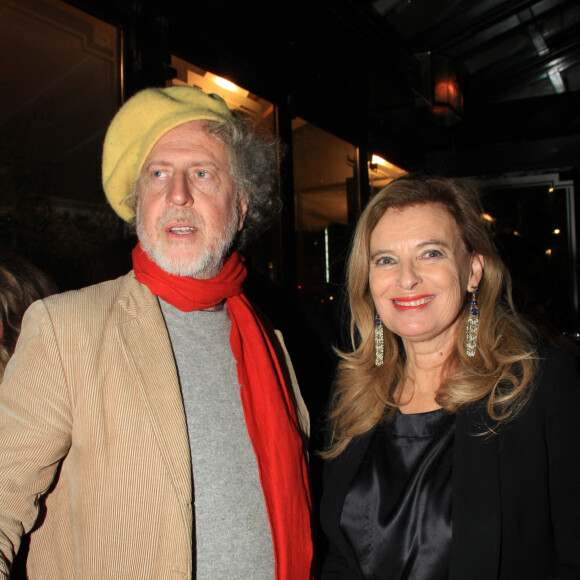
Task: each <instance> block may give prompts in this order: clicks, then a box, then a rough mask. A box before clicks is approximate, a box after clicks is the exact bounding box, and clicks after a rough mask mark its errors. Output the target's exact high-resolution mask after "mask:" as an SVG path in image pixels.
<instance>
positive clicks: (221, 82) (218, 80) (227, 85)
mask: <svg viewBox="0 0 580 580" xmlns="http://www.w3.org/2000/svg"><path fill="white" fill-rule="evenodd" d="M214 82H215V84H216V85H218V86H220V87H222V89H226V91H232V93H237V92H238V86H237V85H234V83H232V81H228V80H227V79H222V77H215V79H214Z"/></svg>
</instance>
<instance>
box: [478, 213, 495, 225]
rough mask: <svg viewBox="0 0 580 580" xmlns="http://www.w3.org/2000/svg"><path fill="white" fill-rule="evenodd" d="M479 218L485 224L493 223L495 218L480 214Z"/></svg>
mask: <svg viewBox="0 0 580 580" xmlns="http://www.w3.org/2000/svg"><path fill="white" fill-rule="evenodd" d="M481 217H482V218H483V219H484V220H485V221H486V222H491V223H493V222H494V221H495V218H494V217H492V216H490V215H489V214H488V213H482V214H481Z"/></svg>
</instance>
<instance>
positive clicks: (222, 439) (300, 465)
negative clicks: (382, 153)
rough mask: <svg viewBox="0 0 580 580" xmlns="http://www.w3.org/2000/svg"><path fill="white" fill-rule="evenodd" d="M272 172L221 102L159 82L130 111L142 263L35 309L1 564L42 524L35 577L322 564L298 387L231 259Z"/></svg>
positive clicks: (11, 416) (261, 211)
mask: <svg viewBox="0 0 580 580" xmlns="http://www.w3.org/2000/svg"><path fill="white" fill-rule="evenodd" d="M275 174H276V170H275V146H274V145H273V144H272V143H269V142H268V141H267V140H266V139H264V138H263V137H260V136H258V135H256V134H255V133H254V132H253V130H252V128H251V127H250V126H249V125H248V124H247V123H245V122H242V121H241V120H240V119H239V118H237V117H236V116H235V115H234V114H232V113H231V112H230V111H229V110H228V108H227V106H226V105H225V103H224V102H223V101H222V100H221V99H220V98H219V97H216V96H215V95H211V96H210V95H206V94H205V93H203V92H202V91H199V90H197V89H195V88H192V87H187V86H180V87H173V88H170V89H147V90H145V91H142V92H140V93H138V94H137V95H135V96H134V97H133V98H132V99H130V100H129V101H128V102H127V103H126V104H125V105H124V106H123V107H122V108H121V109H120V111H119V112H118V113H117V115H116V117H115V118H114V119H113V121H112V123H111V125H110V127H109V130H108V132H107V136H106V138H105V145H104V151H103V185H104V189H105V193H106V195H107V198H108V200H109V202H110V203H111V205H112V206H113V208H114V209H115V211H116V212H117V213H118V214H119V215H120V216H121V217H122V218H123V219H125V220H127V221H132V220H133V219H134V216H135V215H136V229H137V235H138V238H139V245H138V246H137V247H136V248H135V250H134V252H133V265H134V269H133V271H132V272H130V273H129V274H128V275H126V276H124V277H121V278H119V279H118V280H114V281H111V282H105V283H104V284H99V285H96V286H92V287H89V288H85V289H83V290H81V291H78V292H70V293H66V294H62V295H60V296H55V297H52V298H50V299H46V300H44V301H40V302H36V303H35V304H34V305H33V306H32V307H31V308H30V310H29V311H28V313H27V315H26V316H25V319H24V324H23V328H22V334H21V338H20V341H19V344H18V346H17V349H16V352H15V354H14V356H13V358H12V360H11V362H10V363H9V365H8V367H7V371H6V376H5V380H4V382H3V384H2V385H1V387H0V550H1V554H2V558H0V570H1V571H2V572H3V574H4V576H5V577H7V575H8V570H9V567H10V563H11V561H12V559H13V556H14V553H15V552H16V551H17V550H18V546H19V543H20V537H21V535H22V534H23V533H26V532H28V531H30V530H31V529H33V531H32V534H31V540H30V553H29V558H28V574H29V577H30V578H33V579H34V578H50V579H54V578H58V579H63V578H64V579H67V578H82V579H87V578H98V579H103V578H139V579H144V578H146V579H149V578H150V579H155V580H158V579H163V578H191V577H194V578H195V577H197V578H212V579H215V578H244V579H247V578H283V579H287V580H295V579H300V578H308V577H309V576H310V561H311V542H310V530H309V517H310V513H309V511H310V499H309V492H308V483H307V473H306V466H305V458H304V452H303V448H304V446H303V441H302V438H301V433H300V427H299V421H300V419H299V418H297V414H296V412H295V410H294V404H293V402H294V401H295V400H296V399H298V400H300V397H299V393H298V392H297V391H294V390H293V388H292V385H291V383H290V381H287V380H286V374H287V373H286V371H285V369H286V370H287V367H286V362H285V358H284V356H282V357H280V358H278V357H277V356H276V354H275V351H276V350H277V349H279V348H280V344H276V342H275V341H270V340H269V338H268V337H267V335H266V333H265V331H264V328H263V326H262V325H261V324H260V322H259V321H258V319H257V317H256V315H255V313H254V311H253V310H252V308H251V306H250V305H249V304H248V302H247V300H246V299H245V297H244V296H243V294H242V293H241V284H242V282H243V279H244V277H245V269H244V266H243V262H242V260H241V258H240V256H239V255H238V254H237V252H233V253H230V248H231V247H232V244H234V243H238V244H239V243H240V241H242V242H243V241H244V238H245V237H246V236H247V235H248V234H251V233H255V232H256V231H258V230H259V229H260V228H261V227H263V226H264V223H265V222H266V218H267V214H268V213H273V208H274V205H275V202H274V201H273V198H272V186H273V184H274V182H275ZM282 352H284V351H282ZM302 407H303V404H302V405H301V408H302Z"/></svg>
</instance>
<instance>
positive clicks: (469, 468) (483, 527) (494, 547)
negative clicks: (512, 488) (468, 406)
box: [449, 409, 501, 580]
mask: <svg viewBox="0 0 580 580" xmlns="http://www.w3.org/2000/svg"><path fill="white" fill-rule="evenodd" d="M484 413H485V412H484V411H483V410H480V409H473V410H470V411H468V412H459V413H458V414H457V423H456V436H455V446H454V462H453V503H452V506H453V507H452V510H453V515H452V518H453V539H452V548H451V570H450V574H449V578H450V580H464V579H465V578H469V579H470V580H492V579H493V580H495V579H496V578H497V577H498V570H499V558H500V546H501V498H500V482H499V464H498V437H497V435H495V434H493V433H490V434H487V433H489V430H488V427H487V426H486V422H485V419H484V418H483V417H484ZM488 421H489V420H488ZM482 433H483V434H482Z"/></svg>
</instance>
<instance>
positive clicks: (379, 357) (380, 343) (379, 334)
mask: <svg viewBox="0 0 580 580" xmlns="http://www.w3.org/2000/svg"><path fill="white" fill-rule="evenodd" d="M384 353H385V341H384V336H383V323H382V321H381V317H380V316H379V313H378V312H375V366H376V367H380V366H381V365H382V364H383V355H384Z"/></svg>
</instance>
